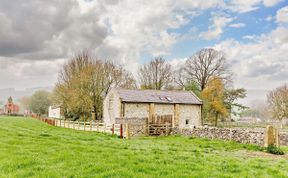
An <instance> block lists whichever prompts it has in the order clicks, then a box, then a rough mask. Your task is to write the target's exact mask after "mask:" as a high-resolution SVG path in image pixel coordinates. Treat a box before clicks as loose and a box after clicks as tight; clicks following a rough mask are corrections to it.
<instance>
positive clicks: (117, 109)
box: [103, 88, 202, 128]
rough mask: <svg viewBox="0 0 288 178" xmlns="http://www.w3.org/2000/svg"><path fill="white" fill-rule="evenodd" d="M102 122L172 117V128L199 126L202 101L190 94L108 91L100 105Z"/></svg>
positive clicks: (153, 91)
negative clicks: (161, 116) (160, 116)
mask: <svg viewBox="0 0 288 178" xmlns="http://www.w3.org/2000/svg"><path fill="white" fill-rule="evenodd" d="M103 105H104V106H103V120H104V122H105V123H115V122H116V119H119V118H148V121H149V120H151V118H152V117H153V116H155V115H158V116H159V115H171V116H173V121H172V122H173V126H174V127H179V128H185V127H192V126H196V127H197V126H200V125H201V107H202V101H201V100H200V99H199V98H198V97H197V96H196V95H195V94H194V93H193V92H191V91H162V90H129V89H115V88H114V89H112V90H111V91H110V92H109V93H108V95H107V96H106V98H105V99H104V103H103Z"/></svg>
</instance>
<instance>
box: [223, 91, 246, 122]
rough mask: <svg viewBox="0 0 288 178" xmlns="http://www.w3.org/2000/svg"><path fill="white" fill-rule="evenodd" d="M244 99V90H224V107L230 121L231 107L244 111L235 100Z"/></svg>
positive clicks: (242, 106)
mask: <svg viewBox="0 0 288 178" xmlns="http://www.w3.org/2000/svg"><path fill="white" fill-rule="evenodd" d="M245 97H246V90H245V89H244V88H237V89H234V88H226V89H225V91H224V103H225V105H226V108H227V110H228V112H229V120H230V121H231V114H232V108H233V106H236V107H238V108H241V109H242V110H243V109H246V108H247V107H245V106H244V105H242V104H239V103H237V100H238V99H240V98H245Z"/></svg>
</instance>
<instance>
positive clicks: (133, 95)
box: [116, 89, 202, 104]
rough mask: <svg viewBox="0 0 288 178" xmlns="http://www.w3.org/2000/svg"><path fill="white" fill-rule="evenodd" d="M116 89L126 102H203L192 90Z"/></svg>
mask: <svg viewBox="0 0 288 178" xmlns="http://www.w3.org/2000/svg"><path fill="white" fill-rule="evenodd" d="M116 91H117V93H118V94H119V96H120V98H121V100H122V101H124V102H137V103H173V104H175V103H177V104H202V101H201V100H200V99H199V98H198V97H197V96H196V95H195V94H194V93H193V92H191V91H163V90H129V89H116Z"/></svg>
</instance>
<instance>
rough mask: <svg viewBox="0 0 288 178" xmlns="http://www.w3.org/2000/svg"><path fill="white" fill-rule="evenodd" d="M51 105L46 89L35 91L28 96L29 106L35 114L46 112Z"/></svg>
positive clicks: (49, 94)
mask: <svg viewBox="0 0 288 178" xmlns="http://www.w3.org/2000/svg"><path fill="white" fill-rule="evenodd" d="M50 105H51V93H49V92H47V91H36V92H35V93H34V94H33V95H32V96H31V98H30V102H29V108H30V109H31V110H32V111H33V112H34V113H36V114H39V115H44V114H48V108H49V106H50Z"/></svg>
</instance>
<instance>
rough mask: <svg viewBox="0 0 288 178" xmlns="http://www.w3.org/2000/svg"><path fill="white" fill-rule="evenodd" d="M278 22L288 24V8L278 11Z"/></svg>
mask: <svg viewBox="0 0 288 178" xmlns="http://www.w3.org/2000/svg"><path fill="white" fill-rule="evenodd" d="M276 21H277V22H278V23H288V6H286V7H283V8H281V9H279V10H278V11H277V14H276Z"/></svg>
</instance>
